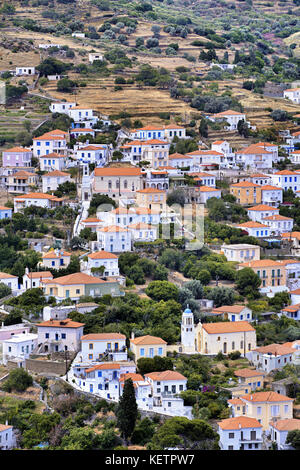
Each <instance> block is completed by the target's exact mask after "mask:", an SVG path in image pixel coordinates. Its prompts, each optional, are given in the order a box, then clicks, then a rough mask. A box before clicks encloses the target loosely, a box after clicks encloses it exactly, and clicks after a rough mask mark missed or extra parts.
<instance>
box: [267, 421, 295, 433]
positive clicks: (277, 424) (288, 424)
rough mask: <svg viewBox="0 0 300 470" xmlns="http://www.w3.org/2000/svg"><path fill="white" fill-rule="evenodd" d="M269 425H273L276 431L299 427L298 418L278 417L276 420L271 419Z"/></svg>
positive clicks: (292, 429)
mask: <svg viewBox="0 0 300 470" xmlns="http://www.w3.org/2000/svg"><path fill="white" fill-rule="evenodd" d="M270 426H273V427H274V428H275V429H277V430H278V431H295V430H296V429H300V419H295V418H290V419H279V420H278V421H271V422H270Z"/></svg>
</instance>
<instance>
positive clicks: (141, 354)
mask: <svg viewBox="0 0 300 470" xmlns="http://www.w3.org/2000/svg"><path fill="white" fill-rule="evenodd" d="M140 356H145V348H141V349H140Z"/></svg>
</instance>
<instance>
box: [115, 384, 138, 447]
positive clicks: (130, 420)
mask: <svg viewBox="0 0 300 470" xmlns="http://www.w3.org/2000/svg"><path fill="white" fill-rule="evenodd" d="M116 416H117V426H118V428H119V429H120V432H121V435H122V437H123V438H124V439H125V440H126V441H127V440H128V439H129V438H130V437H131V436H132V433H133V431H134V428H135V423H136V420H137V416H138V408H137V403H136V399H135V391H134V387H133V382H132V380H131V379H127V380H125V383H124V390H123V395H122V396H121V398H120V401H119V405H118V407H117V410H116Z"/></svg>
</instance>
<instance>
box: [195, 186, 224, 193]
mask: <svg viewBox="0 0 300 470" xmlns="http://www.w3.org/2000/svg"><path fill="white" fill-rule="evenodd" d="M195 191H197V192H200V193H211V192H216V191H217V192H220V191H221V189H217V188H211V187H210V186H199V188H195Z"/></svg>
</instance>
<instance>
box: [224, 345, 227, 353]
mask: <svg viewBox="0 0 300 470" xmlns="http://www.w3.org/2000/svg"><path fill="white" fill-rule="evenodd" d="M223 353H224V354H226V353H227V343H223Z"/></svg>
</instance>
